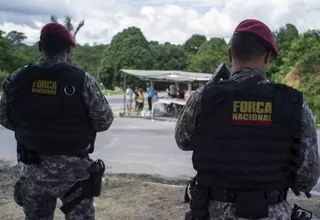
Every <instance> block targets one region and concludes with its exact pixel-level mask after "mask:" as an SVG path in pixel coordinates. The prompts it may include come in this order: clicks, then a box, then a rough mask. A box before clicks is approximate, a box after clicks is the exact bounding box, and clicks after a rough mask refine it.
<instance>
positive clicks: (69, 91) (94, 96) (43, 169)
mask: <svg viewBox="0 0 320 220" xmlns="http://www.w3.org/2000/svg"><path fill="white" fill-rule="evenodd" d="M75 46H76V44H75V41H74V39H73V37H72V35H71V33H70V32H69V31H68V30H67V29H66V28H65V27H64V26H63V25H60V24H58V23H49V24H46V25H45V26H44V27H43V28H42V29H41V35H40V41H39V44H38V47H39V51H40V52H41V58H40V59H39V60H38V61H37V62H36V63H34V64H29V65H27V66H25V67H23V68H21V69H19V70H17V71H15V72H14V73H13V74H11V75H10V76H8V77H7V78H6V79H5V80H4V82H3V94H2V97H1V101H0V123H1V124H2V125H3V126H4V127H5V128H7V129H10V130H12V131H14V133H15V138H16V141H17V151H18V161H19V162H21V163H22V172H21V175H20V179H19V180H18V181H17V183H16V184H15V188H14V198H15V201H16V203H17V204H18V205H20V206H22V207H23V211H24V213H25V220H40V219H42V220H49V219H50V220H52V219H53V217H54V211H55V208H56V204H57V199H58V198H59V199H61V200H62V204H63V206H62V207H61V210H62V212H63V213H64V215H65V219H68V220H75V219H79V220H80V219H87V220H94V219H95V210H94V206H93V198H94V196H96V194H97V193H98V191H99V190H100V187H99V185H100V183H99V182H100V181H102V175H103V170H104V167H103V163H102V162H101V161H99V163H98V164H97V163H96V162H95V161H92V160H91V159H90V158H89V154H91V153H92V152H93V151H94V141H95V137H96V132H102V131H106V130H108V129H109V128H110V126H111V124H112V122H113V113H112V110H111V108H110V106H109V104H108V102H107V100H106V98H105V96H104V95H103V94H102V92H101V90H100V88H99V86H98V84H97V82H96V80H95V79H94V78H93V77H92V76H91V75H90V74H89V73H87V72H86V71H84V70H83V69H80V68H77V67H75V66H72V65H69V64H68V63H66V59H67V55H68V54H69V53H70V50H71V47H75ZM97 165H98V166H97ZM93 168H94V169H95V170H93ZM88 186H90V187H88ZM100 186H101V185H100ZM84 189H85V190H84Z"/></svg>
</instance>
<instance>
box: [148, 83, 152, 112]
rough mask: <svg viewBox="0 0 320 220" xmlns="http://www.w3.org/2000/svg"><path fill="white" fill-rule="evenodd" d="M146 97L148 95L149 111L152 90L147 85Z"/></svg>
mask: <svg viewBox="0 0 320 220" xmlns="http://www.w3.org/2000/svg"><path fill="white" fill-rule="evenodd" d="M147 95H148V106H149V109H148V110H149V111H151V109H152V98H153V90H152V88H151V87H150V85H149V84H148V86H147Z"/></svg>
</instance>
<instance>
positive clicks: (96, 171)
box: [60, 159, 105, 214]
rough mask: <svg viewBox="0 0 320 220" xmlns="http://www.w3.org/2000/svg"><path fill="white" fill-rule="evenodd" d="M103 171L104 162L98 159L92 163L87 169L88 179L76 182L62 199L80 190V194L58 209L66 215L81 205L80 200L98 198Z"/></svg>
mask: <svg viewBox="0 0 320 220" xmlns="http://www.w3.org/2000/svg"><path fill="white" fill-rule="evenodd" d="M104 171H105V165H104V162H103V161H102V160H100V159H98V160H96V161H92V164H91V166H90V168H89V172H90V177H89V179H87V180H83V181H79V182H77V183H76V184H75V185H74V186H73V187H72V188H71V189H70V190H69V191H68V192H67V193H66V194H65V195H64V198H66V197H68V196H69V195H71V194H72V193H74V192H75V191H76V190H78V189H79V188H81V194H80V195H79V196H78V197H76V198H74V199H73V200H72V201H71V202H69V203H67V204H65V205H63V206H62V207H61V208H60V209H61V211H62V212H63V213H64V214H66V213H68V212H70V211H71V210H72V209H73V208H74V207H75V206H76V205H78V204H79V203H81V201H82V200H84V199H88V198H92V197H99V196H100V195H101V189H102V178H103V174H104Z"/></svg>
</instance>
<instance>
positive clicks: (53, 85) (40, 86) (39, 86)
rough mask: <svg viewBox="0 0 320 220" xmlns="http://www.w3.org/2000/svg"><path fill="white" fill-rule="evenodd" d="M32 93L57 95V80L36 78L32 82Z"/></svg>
mask: <svg viewBox="0 0 320 220" xmlns="http://www.w3.org/2000/svg"><path fill="white" fill-rule="evenodd" d="M31 92H32V93H40V94H47V95H57V81H50V80H35V81H33V83H32V89H31Z"/></svg>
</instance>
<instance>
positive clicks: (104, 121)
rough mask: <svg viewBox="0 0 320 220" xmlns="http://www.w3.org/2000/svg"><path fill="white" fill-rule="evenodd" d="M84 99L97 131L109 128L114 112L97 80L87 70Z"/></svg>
mask: <svg viewBox="0 0 320 220" xmlns="http://www.w3.org/2000/svg"><path fill="white" fill-rule="evenodd" d="M83 100H84V103H85V105H86V107H87V109H88V111H89V118H90V119H91V123H92V125H93V127H94V128H95V129H96V131H97V132H101V131H106V130H108V129H109V127H110V126H111V124H112V122H113V112H112V110H111V107H110V105H109V103H108V101H107V99H106V97H105V96H104V95H103V93H102V92H101V90H100V88H99V86H98V84H97V82H96V80H95V79H94V78H93V76H91V75H90V74H89V73H87V72H86V75H85V80H84V90H83Z"/></svg>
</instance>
